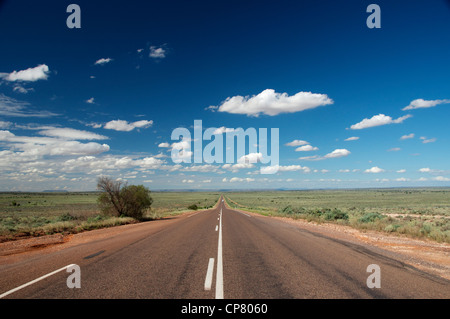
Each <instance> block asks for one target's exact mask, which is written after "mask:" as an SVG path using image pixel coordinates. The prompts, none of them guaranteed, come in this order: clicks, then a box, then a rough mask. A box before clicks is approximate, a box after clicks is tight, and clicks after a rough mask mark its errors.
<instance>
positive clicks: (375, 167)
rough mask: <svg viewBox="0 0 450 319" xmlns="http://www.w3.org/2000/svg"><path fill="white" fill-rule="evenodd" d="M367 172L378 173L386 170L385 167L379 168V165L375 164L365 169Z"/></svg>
mask: <svg viewBox="0 0 450 319" xmlns="http://www.w3.org/2000/svg"><path fill="white" fill-rule="evenodd" d="M364 172H365V173H373V174H377V173H382V172H384V169H382V168H379V167H378V166H374V167H372V168H369V169H366V170H365V171H364Z"/></svg>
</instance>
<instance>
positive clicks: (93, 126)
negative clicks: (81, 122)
mask: <svg viewBox="0 0 450 319" xmlns="http://www.w3.org/2000/svg"><path fill="white" fill-rule="evenodd" d="M86 126H90V127H92V128H101V127H102V126H103V125H102V124H100V123H88V124H86Z"/></svg>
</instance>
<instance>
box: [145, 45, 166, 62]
mask: <svg viewBox="0 0 450 319" xmlns="http://www.w3.org/2000/svg"><path fill="white" fill-rule="evenodd" d="M149 57H151V58H153V59H164V58H165V57H166V50H165V49H164V48H162V47H157V46H151V47H150V54H149Z"/></svg>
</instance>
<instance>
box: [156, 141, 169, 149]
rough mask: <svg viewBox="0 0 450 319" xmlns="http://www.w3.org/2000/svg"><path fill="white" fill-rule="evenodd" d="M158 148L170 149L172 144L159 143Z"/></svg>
mask: <svg viewBox="0 0 450 319" xmlns="http://www.w3.org/2000/svg"><path fill="white" fill-rule="evenodd" d="M158 147H164V148H168V147H170V144H169V143H166V142H163V143H159V144H158Z"/></svg>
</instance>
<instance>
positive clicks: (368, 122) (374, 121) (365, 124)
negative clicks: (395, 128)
mask: <svg viewBox="0 0 450 319" xmlns="http://www.w3.org/2000/svg"><path fill="white" fill-rule="evenodd" d="M410 117H412V115H410V114H408V115H405V116H402V117H399V118H398V119H395V120H394V119H393V118H392V117H390V116H387V115H384V114H378V115H374V116H372V117H371V118H370V119H368V118H365V119H363V120H362V121H361V122H359V123H356V124H353V125H352V126H350V129H352V130H362V129H365V128H369V127H375V126H381V125H387V124H399V123H402V122H403V121H404V120H406V119H408V118H410Z"/></svg>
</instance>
